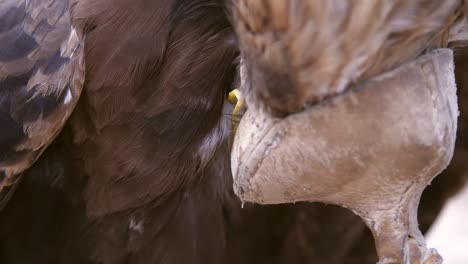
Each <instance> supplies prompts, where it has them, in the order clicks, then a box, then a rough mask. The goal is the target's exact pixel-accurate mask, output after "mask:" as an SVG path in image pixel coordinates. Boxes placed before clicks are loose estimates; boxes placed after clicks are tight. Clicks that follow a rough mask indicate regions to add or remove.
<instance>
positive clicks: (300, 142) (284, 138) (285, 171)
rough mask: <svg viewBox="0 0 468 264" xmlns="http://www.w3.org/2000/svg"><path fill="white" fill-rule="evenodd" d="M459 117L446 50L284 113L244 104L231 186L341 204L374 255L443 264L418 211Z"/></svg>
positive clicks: (263, 199) (273, 200)
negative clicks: (365, 230) (358, 222)
mask: <svg viewBox="0 0 468 264" xmlns="http://www.w3.org/2000/svg"><path fill="white" fill-rule="evenodd" d="M457 116H458V108H457V98H456V85H455V81H454V65H453V55H452V51H451V50H449V49H438V50H435V51H433V52H431V53H430V54H428V55H424V56H421V57H420V58H418V59H417V60H415V61H413V62H411V63H409V64H404V65H402V66H400V67H399V68H398V69H396V70H393V71H391V72H388V73H385V74H382V75H380V76H377V77H375V78H372V79H370V80H369V81H366V82H364V83H362V84H360V85H357V86H355V87H352V88H351V89H350V91H349V92H347V93H345V94H342V95H339V96H337V97H335V98H333V99H331V100H327V101H324V102H322V103H320V104H318V105H316V106H314V107H312V108H310V109H307V110H305V111H303V112H300V113H297V114H292V115H289V116H287V117H285V118H283V119H278V118H272V117H271V116H269V115H268V114H266V113H265V112H263V111H261V110H258V109H255V108H249V109H248V111H247V112H246V114H245V116H244V117H243V118H242V120H241V123H240V125H239V128H238V132H237V135H236V138H235V142H234V146H233V152H232V170H233V175H234V190H235V192H236V194H237V195H238V196H239V197H240V198H241V199H242V200H243V201H249V202H255V203H260V204H279V203H290V202H296V201H321V202H326V203H332V204H338V205H341V206H343V207H346V208H349V209H351V210H353V211H354V212H355V213H356V214H358V215H359V216H361V217H362V219H363V220H364V221H365V222H366V224H367V225H368V226H369V228H370V229H371V230H372V232H373V235H374V238H375V240H376V248H377V252H378V255H379V257H380V261H379V263H441V258H440V257H439V256H438V255H437V253H436V251H434V250H427V249H426V245H425V241H424V238H423V236H422V234H421V232H420V231H419V228H418V224H417V215H416V213H417V207H418V204H419V198H420V195H421V193H422V191H423V190H424V188H425V187H426V186H427V185H428V184H429V183H430V182H431V180H432V179H433V178H434V177H435V176H436V175H437V174H438V173H440V172H441V171H442V170H443V169H444V168H445V167H446V166H447V165H448V163H449V161H450V160H451V157H452V153H453V149H454V143H455V135H456V129H457V127H456V123H457V122H456V121H457ZM408 238H410V239H408Z"/></svg>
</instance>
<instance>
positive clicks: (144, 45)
mask: <svg viewBox="0 0 468 264" xmlns="http://www.w3.org/2000/svg"><path fill="white" fill-rule="evenodd" d="M37 1H38V0H37ZM45 2H46V1H45V0H44V1H42V2H41V1H38V2H36V3H39V4H41V3H42V4H45ZM52 2H54V3H59V2H61V3H65V2H66V1H65V0H55V1H52ZM225 4H226V3H225V1H222V0H162V1H152V0H136V1H130V0H100V1H94V0H74V1H73V3H72V4H71V5H70V6H71V7H72V8H71V16H72V18H73V22H74V25H75V26H76V27H77V28H78V32H79V33H80V34H83V36H84V37H85V40H86V42H85V44H86V47H85V54H86V56H85V61H86V82H85V86H84V89H83V92H82V95H81V98H80V100H79V102H78V104H77V106H76V108H75V110H74V112H73V114H72V116H71V117H70V119H69V120H68V122H67V125H66V126H65V127H64V129H63V130H62V132H61V133H60V135H59V136H58V138H57V139H56V140H55V141H54V142H53V143H52V144H51V145H50V147H49V148H48V149H47V150H46V151H45V152H44V153H43V155H42V156H41V157H40V158H39V160H38V161H37V162H36V163H35V164H34V165H33V166H32V167H31V168H30V169H29V170H28V171H27V172H26V173H25V177H24V179H23V180H22V181H21V182H20V184H19V187H18V190H17V192H16V193H15V195H14V196H13V197H12V199H11V201H10V202H9V203H8V204H7V206H6V208H5V209H4V210H3V211H1V212H0V262H1V263H5V264H19V263H28V264H29V263H47V264H55V263H66V264H73V263H80V264H81V263H89V264H97V263H104V264H107V263H109V264H117V263H132V264H133V263H143V264H146V263H167V264H179V263H187V264H196V263H200V264H202V263H203V264H210V263H246V264H248V263H252V264H254V263H255V264H261V263H331V264H332V263H375V262H376V256H375V252H374V248H373V247H374V246H373V241H372V238H371V236H370V233H369V231H368V230H367V228H366V227H365V225H364V224H363V223H362V222H361V220H360V219H359V218H358V217H357V216H355V215H354V214H352V213H351V212H349V211H347V210H345V209H342V208H339V207H336V206H326V205H322V204H309V203H298V204H294V205H280V206H258V205H252V204H246V205H245V207H244V208H241V202H240V201H239V200H238V199H237V197H236V196H235V195H234V194H233V192H232V180H231V172H230V171H231V170H230V162H229V155H230V151H229V147H228V145H229V144H228V143H229V139H230V127H229V126H230V116H229V114H230V109H229V108H230V107H231V106H230V105H228V104H227V103H226V93H227V90H228V89H229V88H231V87H232V86H233V85H234V82H235V79H236V74H237V69H236V67H237V64H236V62H237V60H238V55H239V53H238V50H237V47H235V45H233V44H232V40H233V36H234V32H233V29H232V26H231V24H230V23H229V21H228V16H227V14H226V12H227V10H226V9H225ZM0 10H2V9H0ZM28 12H29V11H28ZM2 17H3V16H2ZM2 66H3V64H2ZM465 112H466V111H464V110H462V115H465ZM462 118H463V116H462ZM462 120H463V119H462ZM2 125H3V124H2ZM460 129H463V128H462V126H460ZM462 142H463V141H462ZM458 147H459V149H460V151H461V152H460V153H462V152H463V151H465V149H466V146H464V145H463V143H461V144H459V145H458ZM0 151H3V149H1V148H0ZM457 164H458V163H457ZM456 166H459V165H454V168H455V169H454V171H450V170H449V171H447V173H449V174H448V175H447V176H446V177H445V178H446V179H449V177H450V178H452V179H453V181H456V179H461V178H463V177H465V176H466V174H462V173H461V171H460V170H459V169H458V167H456ZM434 186H439V187H438V191H437V193H441V194H443V193H447V191H448V190H449V189H450V190H452V187H451V186H450V185H449V184H444V183H435V184H434ZM434 193H435V192H434ZM425 197H427V198H424V199H423V207H422V208H423V209H422V211H421V215H422V218H423V219H425V215H431V216H433V215H436V214H437V213H433V212H434V210H433V208H432V207H431V206H430V204H431V197H433V193H432V192H431V190H429V191H428V192H427V193H426V194H425ZM440 197H442V198H441V199H440V200H439V199H437V201H444V200H445V199H446V197H445V196H443V195H441V196H440ZM426 201H427V202H426ZM437 210H439V208H437ZM432 221H433V218H431V219H430V220H429V221H428V222H427V225H429V224H430V223H431V222H432Z"/></svg>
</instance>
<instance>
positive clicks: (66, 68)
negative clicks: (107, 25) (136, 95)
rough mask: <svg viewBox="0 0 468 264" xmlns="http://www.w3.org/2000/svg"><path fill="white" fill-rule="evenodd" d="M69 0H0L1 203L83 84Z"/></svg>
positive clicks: (51, 136) (69, 109)
mask: <svg viewBox="0 0 468 264" xmlns="http://www.w3.org/2000/svg"><path fill="white" fill-rule="evenodd" d="M68 1H69V0H2V1H0V208H1V205H2V204H4V203H5V202H6V200H8V196H10V195H11V193H12V189H14V188H13V186H15V183H16V182H17V180H18V178H20V175H21V173H22V172H23V171H25V170H26V169H27V168H29V167H30V166H31V165H32V164H33V163H34V162H35V161H36V160H37V158H38V157H39V156H40V155H41V153H42V152H43V151H44V149H45V148H47V146H48V145H49V144H50V143H51V142H52V141H53V140H54V138H55V137H56V136H57V134H58V133H59V132H60V131H61V129H62V128H63V126H64V124H65V122H66V121H67V119H68V117H69V116H70V114H71V113H72V111H73V109H74V107H75V105H76V103H77V101H78V98H79V96H80V94H81V91H82V88H83V82H84V75H85V73H84V54H83V53H84V50H83V46H84V42H83V39H82V37H81V36H80V33H79V31H78V30H75V28H74V27H73V25H72V23H71V19H70V14H69V2H68Z"/></svg>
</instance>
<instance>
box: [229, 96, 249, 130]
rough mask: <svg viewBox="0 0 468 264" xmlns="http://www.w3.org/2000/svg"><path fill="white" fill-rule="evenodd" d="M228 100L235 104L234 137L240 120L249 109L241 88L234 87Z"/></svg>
mask: <svg viewBox="0 0 468 264" xmlns="http://www.w3.org/2000/svg"><path fill="white" fill-rule="evenodd" d="M228 102H229V103H231V104H235V106H234V110H233V111H232V135H233V137H234V136H235V134H236V131H237V127H238V126H239V122H240V120H241V118H242V116H243V115H244V113H245V111H246V110H247V105H246V103H245V99H244V98H243V97H242V94H241V92H240V90H239V89H234V90H232V91H231V92H230V93H229V94H228Z"/></svg>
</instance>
